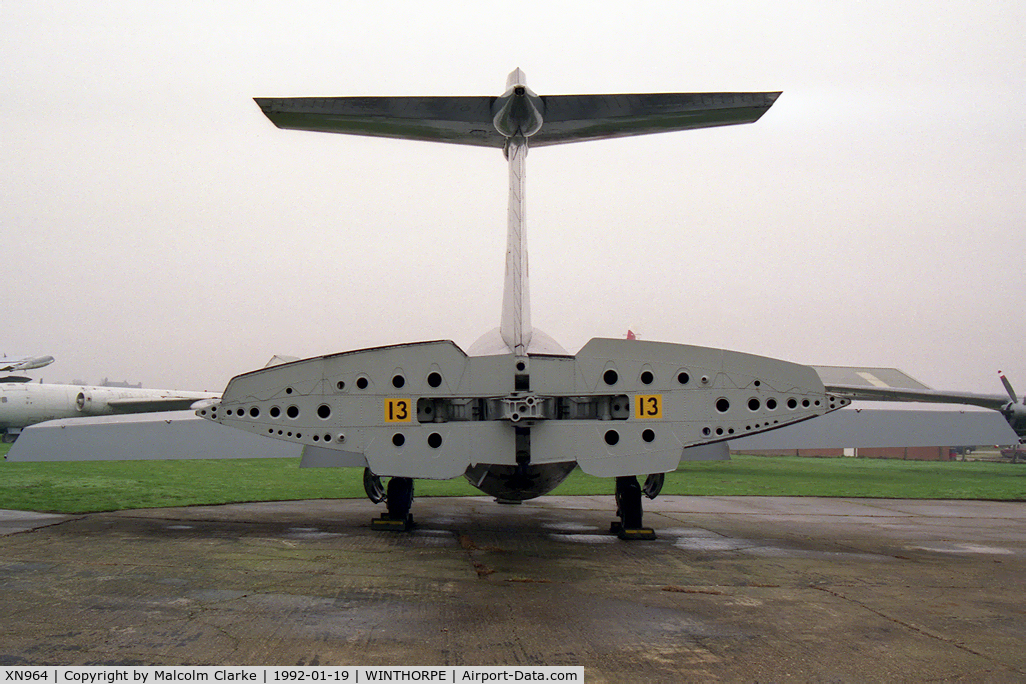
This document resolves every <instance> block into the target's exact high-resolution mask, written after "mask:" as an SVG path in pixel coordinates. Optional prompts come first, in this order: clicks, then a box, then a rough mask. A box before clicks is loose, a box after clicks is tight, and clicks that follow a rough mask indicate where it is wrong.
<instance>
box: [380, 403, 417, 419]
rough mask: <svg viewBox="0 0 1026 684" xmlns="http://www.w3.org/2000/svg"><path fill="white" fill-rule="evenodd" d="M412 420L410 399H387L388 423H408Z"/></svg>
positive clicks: (386, 413) (386, 415)
mask: <svg viewBox="0 0 1026 684" xmlns="http://www.w3.org/2000/svg"><path fill="white" fill-rule="evenodd" d="M411 418H412V416H411V415H410V400H409V399H385V422H386V423H406V422H409V421H410V420H411Z"/></svg>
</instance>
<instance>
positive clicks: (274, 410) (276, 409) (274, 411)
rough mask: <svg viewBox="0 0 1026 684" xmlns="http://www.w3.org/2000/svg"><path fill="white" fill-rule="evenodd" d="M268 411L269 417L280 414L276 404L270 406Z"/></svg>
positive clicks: (275, 416)
mask: <svg viewBox="0 0 1026 684" xmlns="http://www.w3.org/2000/svg"><path fill="white" fill-rule="evenodd" d="M268 413H270V414H271V418H277V417H278V416H280V415H281V409H280V408H278V407H277V406H272V407H271V410H270V411H268Z"/></svg>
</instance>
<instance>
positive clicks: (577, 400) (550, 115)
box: [197, 69, 849, 539]
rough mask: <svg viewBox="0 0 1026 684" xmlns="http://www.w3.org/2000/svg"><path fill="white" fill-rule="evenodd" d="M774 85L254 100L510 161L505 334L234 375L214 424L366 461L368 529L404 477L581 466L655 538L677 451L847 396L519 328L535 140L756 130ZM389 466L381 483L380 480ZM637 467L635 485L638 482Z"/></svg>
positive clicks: (307, 125) (687, 349)
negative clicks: (528, 177)
mask: <svg viewBox="0 0 1026 684" xmlns="http://www.w3.org/2000/svg"><path fill="white" fill-rule="evenodd" d="M779 94H780V93H777V92H758V93H657V94H624V95H555V96H539V95H537V94H535V93H534V92H533V91H532V90H530V89H529V88H528V87H527V84H526V79H525V76H524V73H523V72H522V71H521V70H520V69H516V70H514V71H513V72H512V73H511V74H510V75H509V77H508V79H507V82H506V90H505V91H504V92H503V93H502V94H500V95H498V96H481V97H327V98H289V99H262V98H258V99H257V100H256V102H257V104H258V105H259V106H260V108H261V110H262V111H263V112H264V114H265V115H266V116H267V117H268V118H269V119H270V120H271V121H272V122H273V123H274V124H275V125H276V126H278V127H279V128H284V129H299V130H306V131H321V132H329V133H346V134H351V135H365V136H378V137H387V138H403V139H410V140H422V141H433V142H448V143H457V144H464V145H478V146H486V147H495V148H498V149H501V150H502V152H503V154H504V155H505V157H506V160H507V161H508V165H509V207H508V226H507V248H506V271H505V283H504V291H503V306H502V314H501V319H500V324H499V327H498V328H496V329H495V330H492V331H490V332H487V333H485V334H484V335H483V336H482V337H481V338H480V339H479V340H478V341H477V342H475V343H474V344H473V345H472V346H471V347H470V349H469V350H468V351H467V352H464V351H463V350H462V349H460V348H459V347H457V346H456V344H454V343H453V342H451V341H448V340H442V341H432V342H420V343H413V344H403V345H397V346H388V347H377V348H372V349H362V350H357V351H347V352H342V353H338V354H332V355H328V356H322V357H316V358H310V359H305V360H299V361H295V362H292V363H286V364H282V365H278V366H275V367H272V368H264V369H260V370H255V371H253V372H250V373H245V374H243V375H239V376H236V377H235V378H233V379H232V380H231V381H230V382H229V384H228V386H227V388H226V389H225V391H224V393H223V396H222V398H221V399H219V400H212V401H209V402H203V403H202V404H200V405H197V408H198V410H197V414H198V415H199V416H201V417H203V418H206V419H208V420H212V421H215V422H217V423H221V424H223V425H229V426H232V427H236V428H240V429H243V430H247V431H250V432H253V433H256V434H259V435H263V436H265V437H268V438H271V439H279V440H284V441H286V442H292V443H301V444H303V445H305V450H304V460H303V465H305V466H322V467H330V466H334V467H363V468H365V478H364V481H365V486H366V490H367V494H368V497H369V498H371V500H372V501H381V500H383V499H384V500H385V501H386V503H387V512H386V513H385V514H383V515H382V516H381V518H380V519H379V520H376V521H374V522H375V526H376V527H380V528H385V529H408V528H409V527H410V525H411V524H412V515H411V504H412V500H413V480H414V479H415V478H427V479H449V478H454V477H459V476H461V475H462V476H464V477H466V478H467V480H469V481H470V483H471V484H473V485H474V486H475V487H477V488H478V489H480V490H481V491H483V492H485V493H487V494H490V495H493V496H495V497H496V499H497V500H498V501H499V502H508V503H518V502H520V501H523V500H526V499H530V498H533V497H537V496H540V495H542V494H545V493H547V492H549V491H551V490H552V489H554V488H555V487H556V486H557V485H558V484H559V483H560V482H562V481H563V480H564V479H565V478H566V477H567V476H568V475H569V474H570V472H571V471H572V470H573V469H574V468H575V467H577V466H579V467H580V468H581V469H582V470H583V471H584V472H586V473H589V474H591V475H597V476H602V477H611V478H616V487H615V493H616V503H617V515H618V516H619V521H618V522H616V523H614V529H616V531H618V533H619V534H620V536H621V537H622V538H627V539H631V538H652V537H653V536H654V532H653V531H652V530H651V529H650V528H646V527H644V525H643V518H642V494H643V492H644V493H645V494H647V495H648V496H650V497H654V496H655V495H656V494H658V492H659V488H660V487H661V486H662V480H663V474H664V473H666V472H669V471H672V470H674V469H676V467H677V465H678V463H679V462H680V461H681V460H682V459H685V460H693V459H704V458H709V457H710V453H712V454H713V457H726V448H725V446H723V445H720V447H721V448H719V449H715V448H714V449H710V448H708V447H707V446H706V445H710V444H712V445H716V443H722V442H724V441H725V440H728V439H732V438H737V437H741V436H744V435H749V434H754V433H758V432H762V431H766V430H772V429H775V428H778V427H781V426H784V425H788V424H791V423H795V422H798V421H802V420H807V419H810V418H813V417H816V416H819V415H822V414H824V413H826V412H828V411H832V410H835V409H839V408H841V407H842V406H845V405H847V404H848V403H849V400H848V399H844V398H840V397H836V396H833V395H831V394H828V393H827V392H826V391H825V390H824V387H823V383H822V382H821V381H820V378H819V376H818V375H817V374H816V372H815V370H813V369H812V368H810V367H808V366H803V365H798V364H795V363H789V362H786V361H779V360H776V359H770V358H764V357H761V356H754V355H751V354H742V353H738V352H732V351H726V350H723V349H710V348H703V347H694V346H688V345H683V344H669V343H662V342H651V341H641V340H631V341H628V340H614V339H593V340H591V341H590V342H588V343H587V344H586V345H584V347H583V348H581V350H580V351H578V352H577V353H576V354H573V355H572V354H570V353H569V352H567V351H566V350H565V349H564V348H563V347H561V346H560V345H559V344H558V343H557V342H556V341H555V340H553V339H552V338H551V337H550V336H549V335H547V334H545V333H544V332H543V331H541V330H539V329H537V328H534V327H533V326H532V325H531V315H530V306H529V294H528V262H527V232H526V223H525V206H526V205H525V194H524V191H525V169H526V166H525V162H526V157H527V153H528V150H529V149H533V148H540V147H544V146H547V145H557V144H562V143H571V142H581V141H588V140H601V139H606V138H616V137H623V136H634V135H644V134H649V133H660V132H667V131H680V130H688V129H694V128H706V127H712V126H728V125H735V124H747V123H753V122H755V121H756V120H758V119H759V118H760V117H761V116H762V115H763V114H764V113H765V112H766V111H767V110H768V109H769V108H770V106H771V105H772V104H773V103H774V101H775V100H776V99H777V97H778V96H779ZM382 476H387V477H389V478H390V479H389V480H388V483H387V490H386V489H385V488H384V487H383V486H382V483H381V480H380V477H382ZM638 476H645V477H646V480H645V485H644V487H642V485H641V484H640V483H639V481H638Z"/></svg>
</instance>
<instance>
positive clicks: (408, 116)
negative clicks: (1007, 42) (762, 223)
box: [256, 69, 780, 356]
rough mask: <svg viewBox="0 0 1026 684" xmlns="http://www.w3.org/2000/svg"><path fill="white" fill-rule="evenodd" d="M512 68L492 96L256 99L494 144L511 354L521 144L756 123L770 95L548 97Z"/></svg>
mask: <svg viewBox="0 0 1026 684" xmlns="http://www.w3.org/2000/svg"><path fill="white" fill-rule="evenodd" d="M526 81H527V79H526V76H525V75H524V72H523V71H521V70H520V69H514V70H513V71H512V72H511V73H510V74H509V76H508V77H507V79H506V91H505V92H504V93H503V94H502V95H500V96H499V97H303V98H287V99H269V98H257V99H256V102H257V104H258V105H260V109H261V110H263V112H264V114H265V115H267V118H269V119H270V120H271V121H272V122H273V123H274V125H275V126H277V127H278V128H292V129H300V130H307V131H322V132H326V133H348V134H351V135H368V136H378V137H385V138H406V139H410V140H424V141H432V142H448V143H458V144H461V145H479V146H485V147H501V148H502V149H503V151H504V152H505V153H506V157H507V159H508V160H509V221H508V231H507V237H506V277H505V285H504V291H503V306H502V323H501V325H500V326H499V330H500V333H501V335H502V340H503V342H505V344H506V346H508V347H509V349H510V351H512V352H513V353H514V354H516V355H517V356H523V355H526V354H527V352H528V347H529V346H530V343H531V336H532V328H531V310H530V302H529V296H528V280H527V275H528V273H527V233H526V222H525V216H524V214H525V209H526V202H525V197H524V185H525V183H524V174H525V169H526V165H525V159H526V156H527V149H528V145H530V146H531V147H541V146H544V145H557V144H560V143H569V142H581V141H585V140H602V139H605V138H619V137H624V136H633V135H645V134H647V133H663V132H667V131H680V130H687V129H692V128H707V127H710V126H729V125H733V124H743V123H752V122H754V121H757V120H758V119H759V117H761V116H762V115H763V114H764V113H765V112H766V110H768V109H769V108H770V106H771V105H772V104H773V103H774V102H775V101H776V99H777V97H778V96H779V95H780V93H656V94H647V95H644V94H643V95H552V96H548V97H541V96H538V95H537V94H535V93H534V92H532V91H531V90H530V89H528V88H527V82H526Z"/></svg>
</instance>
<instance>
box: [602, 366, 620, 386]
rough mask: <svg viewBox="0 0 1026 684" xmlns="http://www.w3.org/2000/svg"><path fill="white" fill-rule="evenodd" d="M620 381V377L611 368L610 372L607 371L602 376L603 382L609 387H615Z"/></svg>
mask: <svg viewBox="0 0 1026 684" xmlns="http://www.w3.org/2000/svg"><path fill="white" fill-rule="evenodd" d="M619 379H620V376H619V375H618V374H617V372H616V371H615V370H613V369H612V368H610V369H609V370H607V371H606V372H605V373H603V374H602V380H603V382H605V383H606V384H607V385H615V384H616V381H617V380H619Z"/></svg>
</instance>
